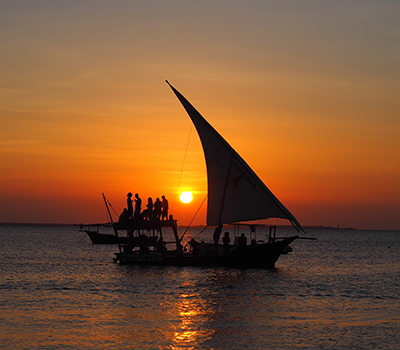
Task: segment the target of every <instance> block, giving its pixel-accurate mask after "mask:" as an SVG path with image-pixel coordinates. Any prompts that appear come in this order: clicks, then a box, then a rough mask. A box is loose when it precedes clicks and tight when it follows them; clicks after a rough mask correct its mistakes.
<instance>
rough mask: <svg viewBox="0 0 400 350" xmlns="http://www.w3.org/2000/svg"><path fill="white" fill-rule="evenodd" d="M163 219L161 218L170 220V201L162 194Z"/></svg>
mask: <svg viewBox="0 0 400 350" xmlns="http://www.w3.org/2000/svg"><path fill="white" fill-rule="evenodd" d="M161 198H162V219H161V220H164V218H165V220H168V201H167V199H166V198H165V196H162V197H161Z"/></svg>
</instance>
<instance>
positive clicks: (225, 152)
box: [167, 81, 304, 231]
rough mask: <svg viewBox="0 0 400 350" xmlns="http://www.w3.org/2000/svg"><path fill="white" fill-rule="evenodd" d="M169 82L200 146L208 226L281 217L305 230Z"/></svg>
mask: <svg viewBox="0 0 400 350" xmlns="http://www.w3.org/2000/svg"><path fill="white" fill-rule="evenodd" d="M167 83H168V81H167ZM168 85H169V86H170V87H171V89H172V91H173V92H174V93H175V95H176V96H177V97H178V99H179V101H180V102H181V103H182V105H183V107H184V108H185V110H186V112H187V113H188V114H189V117H190V118H191V119H192V122H193V124H194V126H195V127H196V130H197V132H198V134H199V137H200V140H201V143H202V145H203V150H204V155H205V159H206V165H207V185H208V208H207V225H208V226H213V225H218V224H232V223H237V222H242V221H251V220H262V219H268V218H283V219H287V220H289V221H290V222H291V223H292V225H293V226H294V227H295V228H296V229H297V230H301V231H304V230H303V228H302V227H301V225H300V223H299V222H298V221H297V220H296V218H295V217H294V216H293V215H292V214H291V213H290V212H289V210H287V209H286V208H285V206H284V205H283V204H282V203H281V202H280V201H279V200H278V199H277V198H276V197H275V196H274V195H273V194H272V192H271V191H270V190H269V189H268V188H267V186H265V184H264V183H263V182H262V181H261V179H260V178H259V177H258V176H257V175H256V174H255V173H254V171H253V170H252V169H251V168H250V167H249V166H248V165H247V163H246V162H245V161H244V160H243V159H242V157H240V155H239V154H238V153H237V152H236V151H235V150H234V149H233V148H232V147H231V146H230V145H229V144H228V143H227V142H226V141H225V139H224V138H223V137H222V136H221V135H220V134H219V133H218V132H217V131H216V130H215V129H214V128H213V127H212V126H211V125H210V124H209V123H208V122H207V121H206V120H205V119H204V118H203V117H202V116H201V114H200V113H199V112H198V111H197V110H196V109H195V108H194V107H193V106H192V105H191V104H190V103H189V101H188V100H186V98H185V97H183V96H182V95H181V94H180V93H179V91H177V90H176V89H175V88H174V87H173V86H172V85H171V84H169V83H168Z"/></svg>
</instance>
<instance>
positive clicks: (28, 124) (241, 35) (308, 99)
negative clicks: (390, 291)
mask: <svg viewBox="0 0 400 350" xmlns="http://www.w3.org/2000/svg"><path fill="white" fill-rule="evenodd" d="M399 67H400V2H398V1H368V0H367V1H357V0H355V1H351V2H348V1H325V0H319V1H267V0H265V1H261V0H260V1H255V0H254V1H253V0H247V1H236V0H230V1H221V0H213V1H190V0H189V1H188V0H185V1H183V0H172V1H151V0H147V1H132V0H131V1H130V0H114V1H102V0H94V1H89V0H88V1H71V0H69V1H60V0H51V1H50V0H49V1H44V0H37V1H19V0H13V1H9V0H3V1H2V2H1V3H0V77H1V78H0V222H16V223H27V222H29V223H81V222H84V223H95V222H105V221H107V216H106V211H105V206H104V203H103V199H102V195H101V194H102V193H104V194H105V195H106V197H107V199H108V200H109V202H110V203H111V204H112V207H113V208H114V209H115V211H116V213H117V214H119V213H120V212H121V211H122V209H123V208H124V206H125V205H126V194H127V193H128V192H132V193H139V194H140V196H141V198H142V199H143V201H144V202H146V200H147V198H148V197H152V198H153V199H155V198H156V197H161V196H162V195H165V196H166V197H167V198H168V199H169V202H170V213H171V214H173V215H174V217H175V218H176V219H178V223H179V224H181V225H186V224H188V223H189V222H191V221H192V220H193V224H204V223H205V217H206V214H205V209H206V205H205V204H204V205H203V206H201V207H200V205H201V203H202V202H203V201H204V199H205V198H206V192H207V180H206V169H205V162H204V156H203V152H202V148H201V144H200V140H199V138H198V136H197V134H196V131H195V129H194V128H193V127H192V125H191V121H190V119H189V117H188V116H187V114H186V112H185V111H184V110H183V108H182V106H181V105H180V103H179V101H178V100H177V99H176V97H175V96H174V94H173V93H172V91H171V89H170V88H169V87H168V85H167V84H166V83H165V80H166V79H167V80H168V81H169V82H170V83H171V84H172V85H173V86H174V87H175V88H176V89H178V90H179V91H180V92H181V93H182V94H183V95H184V96H185V97H186V98H187V99H188V100H189V101H190V102H191V103H192V104H193V105H194V106H195V107H196V108H197V110H198V111H199V112H200V113H201V114H202V115H203V116H204V117H205V118H206V119H207V120H208V121H209V122H210V123H211V124H212V125H213V126H214V127H215V129H216V130H217V131H218V132H219V133H220V134H221V135H222V136H223V137H224V138H225V139H226V140H227V141H228V142H229V143H230V144H231V146H232V147H233V148H234V149H235V150H236V151H237V152H238V153H239V154H240V155H241V156H242V157H243V158H244V159H245V160H246V162H247V163H248V164H249V165H250V166H251V167H252V169H253V170H254V171H255V172H256V174H257V175H258V176H259V177H260V178H261V179H262V180H263V181H264V183H265V184H266V186H267V187H268V188H269V189H270V190H271V191H272V192H273V193H274V194H275V196H277V197H278V198H279V199H280V201H281V202H282V203H283V204H284V205H285V206H286V207H287V208H288V209H289V210H290V211H291V212H292V213H293V215H294V216H295V217H296V218H297V219H298V221H299V222H300V223H301V224H302V225H303V226H314V225H317V226H319V225H323V226H334V227H336V226H338V225H339V226H340V227H355V228H357V229H395V230H400V68H399ZM184 190H187V191H191V192H192V193H193V197H194V199H193V201H192V202H191V203H190V204H183V203H181V202H180V201H179V193H180V192H182V191H184ZM199 208H200V209H199ZM198 210H199V212H198V214H197V216H194V215H195V214H196V212H197V211H198ZM117 214H115V213H114V216H115V217H114V219H116V217H117ZM284 223H285V222H284V221H282V224H284Z"/></svg>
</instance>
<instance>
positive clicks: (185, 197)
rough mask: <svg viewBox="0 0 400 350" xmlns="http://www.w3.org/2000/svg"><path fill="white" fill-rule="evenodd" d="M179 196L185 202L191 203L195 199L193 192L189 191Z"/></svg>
mask: <svg viewBox="0 0 400 350" xmlns="http://www.w3.org/2000/svg"><path fill="white" fill-rule="evenodd" d="M179 198H180V199H181V202H183V203H190V202H191V201H192V199H193V196H192V192H189V191H185V192H182V193H181V196H180V197H179Z"/></svg>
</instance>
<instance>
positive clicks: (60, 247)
mask: <svg viewBox="0 0 400 350" xmlns="http://www.w3.org/2000/svg"><path fill="white" fill-rule="evenodd" d="M78 230H79V228H78V227H76V226H52V225H0V246H1V247H2V258H1V259H0V271H1V274H0V349H30V350H32V349H52V350H53V349H399V347H400V345H399V343H400V254H399V252H400V250H399V249H400V232H398V231H355V230H337V229H310V230H309V234H310V235H312V236H314V237H316V238H317V241H307V240H298V241H295V242H294V243H293V244H292V247H293V252H292V253H290V254H287V255H283V256H282V257H281V258H280V259H279V260H278V262H277V264H276V268H275V269H272V270H261V269H247V270H239V269H224V268H190V267H184V268H178V267H137V266H121V265H119V264H116V263H114V262H113V256H114V252H116V251H117V247H116V246H113V245H109V246H100V245H92V244H91V243H90V241H89V239H88V238H87V237H86V236H85V234H84V233H82V232H79V231H78ZM278 233H279V232H278ZM195 234H196V230H195V229H193V230H192V231H190V232H189V234H188V236H187V237H188V238H190V236H193V235H195ZM283 234H284V233H283ZM203 236H204V237H206V236H205V235H203Z"/></svg>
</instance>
